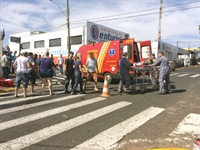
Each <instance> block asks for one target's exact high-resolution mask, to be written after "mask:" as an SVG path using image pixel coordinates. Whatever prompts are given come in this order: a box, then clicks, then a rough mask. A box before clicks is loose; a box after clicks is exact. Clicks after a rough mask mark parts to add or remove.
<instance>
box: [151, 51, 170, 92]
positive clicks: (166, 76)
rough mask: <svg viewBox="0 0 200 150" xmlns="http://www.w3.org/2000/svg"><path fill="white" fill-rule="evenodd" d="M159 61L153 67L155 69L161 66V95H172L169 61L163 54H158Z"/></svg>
mask: <svg viewBox="0 0 200 150" xmlns="http://www.w3.org/2000/svg"><path fill="white" fill-rule="evenodd" d="M158 57H159V58H158V59H157V61H156V62H155V63H154V64H153V65H152V66H153V67H156V66H160V73H159V84H160V88H159V93H158V94H159V95H164V94H169V93H170V68H169V61H168V59H167V57H165V56H164V53H163V52H159V53H158ZM164 81H165V82H166V89H165V85H164Z"/></svg>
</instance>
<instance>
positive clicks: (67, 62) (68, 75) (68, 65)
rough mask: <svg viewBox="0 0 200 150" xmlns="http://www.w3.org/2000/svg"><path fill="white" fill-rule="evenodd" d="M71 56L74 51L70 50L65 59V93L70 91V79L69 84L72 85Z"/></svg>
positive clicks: (72, 64) (72, 63)
mask: <svg viewBox="0 0 200 150" xmlns="http://www.w3.org/2000/svg"><path fill="white" fill-rule="evenodd" d="M73 56H74V53H73V52H70V53H69V57H68V58H67V59H66V60H65V65H66V72H65V74H66V80H65V87H64V88H65V91H64V92H65V93H70V92H69V91H68V87H69V83H70V80H71V84H72V87H73V86H74V80H75V79H74V68H73V66H74V60H73Z"/></svg>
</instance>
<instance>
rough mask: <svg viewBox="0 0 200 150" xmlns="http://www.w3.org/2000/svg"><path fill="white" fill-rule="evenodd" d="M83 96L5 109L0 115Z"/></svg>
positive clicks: (60, 98) (66, 97) (72, 96)
mask: <svg viewBox="0 0 200 150" xmlns="http://www.w3.org/2000/svg"><path fill="white" fill-rule="evenodd" d="M81 96H84V95H83V94H82V95H81V94H80V95H70V96H64V97H59V98H55V99H51V100H48V101H42V102H37V103H33V104H28V105H23V106H17V107H12V108H8V109H3V110H1V111H0V115H2V114H6V113H11V112H15V111H19V110H24V109H28V108H33V107H37V106H42V105H46V104H51V103H55V102H60V101H65V100H68V99H72V98H77V97H81Z"/></svg>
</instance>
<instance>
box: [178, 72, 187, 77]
mask: <svg viewBox="0 0 200 150" xmlns="http://www.w3.org/2000/svg"><path fill="white" fill-rule="evenodd" d="M187 75H189V73H185V74H182V75H178V77H184V76H187Z"/></svg>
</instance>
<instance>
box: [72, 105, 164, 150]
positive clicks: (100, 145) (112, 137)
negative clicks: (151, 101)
mask: <svg viewBox="0 0 200 150" xmlns="http://www.w3.org/2000/svg"><path fill="white" fill-rule="evenodd" d="M163 111H164V109H162V108H156V107H150V108H149V109H147V110H145V111H143V112H141V113H139V114H138V115H136V116H134V117H132V118H130V119H128V120H126V121H123V122H121V123H119V124H117V125H115V126H113V127H111V128H110V129H108V130H106V131H104V132H102V133H100V134H98V135H97V136H95V137H93V138H92V139H90V140H88V141H86V142H84V143H82V144H80V145H78V146H77V147H75V148H73V149H71V150H83V149H88V148H89V149H109V148H111V146H112V145H113V144H115V143H116V142H118V141H119V140H120V139H122V138H123V136H125V135H126V134H128V133H130V132H132V131H133V130H135V129H137V128H138V127H140V126H141V125H143V124H144V123H145V122H147V121H148V120H150V119H151V118H153V117H155V116H157V115H158V114H160V113H161V112H163Z"/></svg>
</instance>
